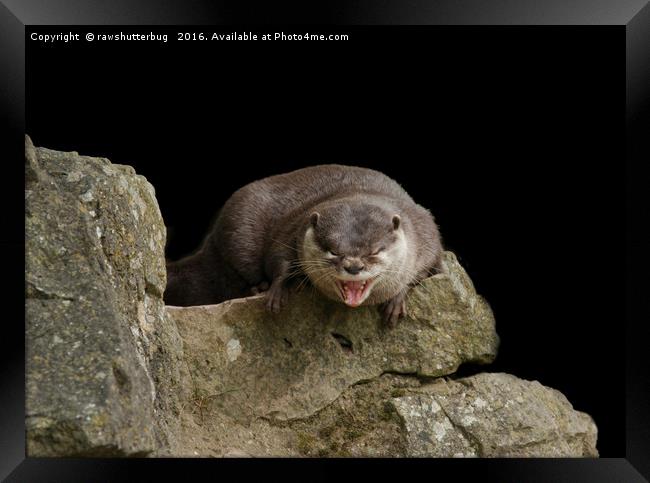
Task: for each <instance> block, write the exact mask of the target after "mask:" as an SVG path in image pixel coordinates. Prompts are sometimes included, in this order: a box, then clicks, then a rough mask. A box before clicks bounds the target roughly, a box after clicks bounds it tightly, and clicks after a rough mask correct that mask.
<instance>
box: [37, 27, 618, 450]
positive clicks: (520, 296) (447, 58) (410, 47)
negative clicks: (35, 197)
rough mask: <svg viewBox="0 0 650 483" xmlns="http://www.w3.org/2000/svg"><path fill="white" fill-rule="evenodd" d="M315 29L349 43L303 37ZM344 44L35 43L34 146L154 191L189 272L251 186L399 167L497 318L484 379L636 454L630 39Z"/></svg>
mask: <svg viewBox="0 0 650 483" xmlns="http://www.w3.org/2000/svg"><path fill="white" fill-rule="evenodd" d="M28 30H29V29H28ZM50 30H51V29H50ZM61 30H62V29H61V28H57V29H56V31H57V32H58V31H61ZM72 30H74V29H72ZM88 30H89V29H79V31H80V32H86V31H88ZM99 30H101V29H99V28H96V29H93V31H95V32H97V31H99ZM104 30H107V29H104ZM122 30H124V31H126V30H128V29H122ZM230 30H234V29H230ZM239 30H240V31H241V30H243V29H239ZM252 30H256V31H257V32H258V33H260V32H262V31H267V30H269V29H252ZM276 30H280V28H277V27H274V28H273V29H272V30H271V31H276ZM305 30H311V31H323V32H331V31H334V29H314V28H312V29H296V28H295V27H293V28H291V29H285V31H286V32H303V31H305ZM339 30H340V31H341V32H344V33H348V34H350V36H351V40H349V41H347V42H318V43H316V42H267V43H263V42H257V43H253V42H250V43H240V42H229V43H219V42H177V41H175V35H174V32H176V31H177V30H174V29H170V30H168V32H169V35H170V36H171V38H170V41H169V42H168V43H167V44H164V45H159V44H157V43H155V42H140V43H136V42H120V43H100V42H94V43H86V42H78V43H69V44H55V45H46V46H43V45H42V44H39V43H37V42H33V41H29V40H27V41H26V47H27V93H26V107H27V111H26V132H27V133H28V134H29V135H30V136H31V137H32V139H33V141H34V144H35V145H37V146H44V147H49V148H53V149H60V150H75V151H79V152H80V153H82V154H88V155H94V156H106V157H108V158H110V159H111V161H113V162H117V163H124V164H130V165H132V166H134V167H135V168H136V170H137V171H138V173H140V174H143V175H144V176H146V177H147V179H148V180H149V181H150V182H151V183H152V184H153V185H154V187H155V188H156V193H157V197H158V201H159V203H160V207H161V211H162V214H163V217H164V219H165V222H166V224H167V225H168V226H170V227H171V228H172V230H173V237H172V238H171V240H170V245H169V254H170V256H171V257H172V258H178V257H179V256H181V255H183V254H185V253H187V252H189V251H191V250H192V249H194V248H195V247H196V245H198V243H199V242H200V239H201V237H202V236H203V234H204V233H205V230H206V229H207V227H208V224H209V222H210V220H211V218H212V216H213V215H214V213H215V211H216V209H218V207H219V206H220V205H221V204H222V203H223V201H225V200H226V199H227V197H228V196H229V195H230V194H231V193H232V192H233V191H234V190H235V189H237V188H238V187H240V186H242V185H243V184H245V183H247V182H249V181H252V180H254V179H258V178H261V177H263V176H266V175H269V174H274V173H280V172H284V171H287V170H290V169H294V168H298V167H302V166H305V165H308V164H318V163H322V162H340V163H347V164H356V165H364V166H369V167H374V168H376V169H379V170H381V171H384V172H385V173H386V174H388V175H390V176H392V177H393V178H395V179H396V180H397V181H399V182H400V183H401V184H402V185H403V186H404V187H405V188H406V190H407V191H408V192H409V193H410V194H411V195H412V196H413V197H414V198H415V200H416V201H417V202H419V203H420V204H422V205H423V206H426V207H427V208H430V209H431V210H432V212H433V213H434V215H435V216H436V219H437V221H438V223H439V225H440V228H441V232H442V235H443V238H444V241H445V244H446V246H447V248H449V249H451V250H453V251H455V252H456V253H457V254H458V255H459V257H460V260H461V262H462V263H463V265H464V266H465V267H466V269H467V271H468V273H469V274H470V276H471V277H472V279H473V280H474V283H475V285H476V287H477V290H478V291H479V293H481V294H483V295H484V296H485V297H486V298H487V300H488V301H489V302H490V304H491V306H492V308H493V310H494V312H495V316H496V320H497V331H498V332H499V335H500V336H501V348H500V353H499V357H498V359H497V361H496V363H495V364H493V365H492V366H489V367H487V368H485V369H484V370H490V371H504V372H509V373H512V374H514V375H517V376H518V377H522V378H525V379H537V380H539V381H540V382H541V383H542V384H545V385H547V386H550V387H553V388H556V389H559V390H560V391H562V392H563V393H564V394H565V395H566V396H567V398H568V399H569V401H571V403H572V404H573V405H574V407H575V408H576V409H578V410H582V411H585V412H588V413H589V414H591V415H592V416H593V417H594V419H595V421H596V423H597V425H598V428H599V441H598V448H599V450H600V453H601V456H614V457H621V456H624V421H625V419H624V417H625V413H624V392H623V389H624V377H623V372H624V349H623V335H624V334H623V317H624V306H623V303H624V291H623V285H622V283H621V280H622V279H623V266H624V265H623V263H624V260H623V255H622V254H623V233H624V231H625V230H624V227H623V223H624V221H623V218H622V213H623V203H624V193H623V186H624V182H623V175H624V171H623V164H622V162H623V159H622V158H621V154H622V153H621V145H622V143H623V142H624V109H625V90H624V89H625V64H624V62H625V61H624V59H625V57H624V55H623V52H624V49H625V43H624V42H625V39H624V32H623V31H622V30H620V29H616V28H614V27H599V28H595V27H591V28H575V27H573V28H571V29H569V28H562V27H543V28H542V27H534V28H526V29H524V28H519V27H509V28H496V27H485V28H477V27H472V28H462V27H454V28H448V27H434V28H401V27H392V28H386V29H380V28H347V29H343V28H340V29H339ZM133 31H137V32H148V31H149V29H144V28H139V29H134V30H133ZM184 31H189V30H188V29H184ZM204 31H211V30H210V29H204ZM226 31H227V30H226Z"/></svg>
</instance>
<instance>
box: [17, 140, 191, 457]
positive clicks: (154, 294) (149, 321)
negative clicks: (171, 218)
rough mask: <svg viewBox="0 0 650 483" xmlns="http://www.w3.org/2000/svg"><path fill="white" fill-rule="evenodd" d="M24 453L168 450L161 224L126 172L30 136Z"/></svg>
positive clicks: (169, 351) (137, 181)
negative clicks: (35, 143)
mask: <svg viewBox="0 0 650 483" xmlns="http://www.w3.org/2000/svg"><path fill="white" fill-rule="evenodd" d="M25 144H26V154H25V159H26V187H25V188H26V190H25V194H26V202H25V211H26V213H25V215H26V216H25V224H26V227H25V230H26V285H25V287H26V293H25V297H26V338H27V373H26V405H27V414H26V429H27V453H28V455H29V456H62V455H84V456H120V455H145V454H148V453H149V452H151V451H153V450H154V449H155V448H158V447H159V446H160V445H161V444H166V437H167V436H168V435H167V433H166V428H165V418H164V417H162V416H163V414H162V413H163V411H168V410H169V409H170V407H169V406H170V405H172V406H173V404H172V402H171V401H173V398H171V399H165V396H167V395H168V394H171V393H170V391H169V387H170V386H171V385H173V384H174V382H175V381H177V378H178V374H177V373H175V372H174V371H175V366H174V365H173V364H172V363H171V362H172V361H173V359H174V358H176V357H178V356H179V354H180V352H179V351H180V349H181V345H180V339H179V338H178V333H177V331H176V328H175V326H174V324H173V323H170V322H169V321H167V320H166V319H165V317H164V304H163V301H162V293H163V291H164V287H165V278H166V275H165V260H164V255H163V249H164V244H165V226H164V224H163V221H162V218H161V215H160V211H159V209H158V205H157V202H156V199H155V195H154V190H153V187H152V186H151V185H150V184H149V183H147V181H146V180H145V179H144V178H143V177H141V176H137V175H136V174H135V173H134V171H133V168H131V167H129V166H120V165H115V164H111V163H110V162H109V161H108V160H106V159H102V158H91V157H87V156H79V155H78V154H77V153H74V152H72V153H62V152H57V151H52V150H49V149H43V148H34V147H33V146H32V144H31V140H29V138H26V142H25Z"/></svg>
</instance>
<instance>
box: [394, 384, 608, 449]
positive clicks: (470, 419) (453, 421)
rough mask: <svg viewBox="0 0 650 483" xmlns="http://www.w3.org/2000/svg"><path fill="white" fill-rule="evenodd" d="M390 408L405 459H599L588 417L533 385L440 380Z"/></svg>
mask: <svg viewBox="0 0 650 483" xmlns="http://www.w3.org/2000/svg"><path fill="white" fill-rule="evenodd" d="M392 404H393V405H394V407H395V409H396V410H397V412H398V413H399V415H400V417H401V418H402V419H403V420H404V424H405V429H406V435H407V441H408V445H407V447H408V449H407V455H408V456H439V457H448V456H454V457H472V456H481V457H582V456H590V457H594V456H598V452H597V450H596V436H597V430H596V425H595V424H594V422H593V421H592V419H591V418H590V417H589V416H588V415H587V414H585V413H581V412H578V411H574V410H573V407H572V406H571V404H570V403H569V401H567V399H566V398H565V397H564V395H562V393H560V392H559V391H556V390H554V389H550V388H548V387H545V386H542V385H541V384H540V383H539V382H537V381H524V380H521V379H518V378H516V377H514V376H511V375H509V374H477V375H475V376H471V377H467V378H464V379H459V380H456V381H448V380H442V379H441V380H438V381H436V382H435V383H433V384H430V385H428V386H427V387H426V388H424V390H423V391H418V392H415V393H413V394H412V395H408V396H404V397H400V398H396V399H394V400H393V401H392Z"/></svg>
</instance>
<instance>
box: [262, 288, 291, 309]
mask: <svg viewBox="0 0 650 483" xmlns="http://www.w3.org/2000/svg"><path fill="white" fill-rule="evenodd" d="M267 297H268V298H267V300H266V308H267V310H269V311H270V312H273V313H274V314H277V313H278V312H280V310H282V307H284V306H285V305H287V302H288V301H289V291H288V290H287V289H286V288H282V287H280V288H274V287H271V289H270V290H269V291H268V295H267Z"/></svg>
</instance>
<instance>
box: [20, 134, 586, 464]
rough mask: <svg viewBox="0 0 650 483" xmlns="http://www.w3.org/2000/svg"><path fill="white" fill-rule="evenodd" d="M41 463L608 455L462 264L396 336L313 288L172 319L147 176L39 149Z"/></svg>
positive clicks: (35, 243)
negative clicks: (526, 376)
mask: <svg viewBox="0 0 650 483" xmlns="http://www.w3.org/2000/svg"><path fill="white" fill-rule="evenodd" d="M25 147H26V152H25V174H26V187H25V188H26V189H25V199H26V203H25V210H26V294H25V295H26V319H27V328H26V338H27V374H26V383H27V388H26V389H27V399H26V406H27V411H26V428H27V454H28V456H31V457H35V456H36V457H38V456H187V457H197V456H221V457H248V456H389V457H394V456H404V457H406V456H595V455H597V451H596V449H595V442H596V428H595V426H594V424H593V422H592V421H591V419H590V418H589V416H587V415H585V414H583V413H579V412H576V411H574V410H573V408H572V407H571V405H570V404H569V403H568V401H567V400H566V398H564V396H562V395H561V394H560V393H558V392H557V391H554V390H552V389H548V388H545V387H544V386H542V385H541V384H539V383H537V382H528V381H522V380H519V379H517V378H515V377H514V376H509V375H505V374H478V375H476V376H471V377H466V378H463V379H456V380H454V379H453V377H454V376H453V374H454V373H455V371H456V370H457V369H458V367H459V366H460V365H462V364H466V363H478V364H487V363H490V362H491V361H492V360H493V359H494V358H495V356H496V353H497V348H498V343H499V339H498V337H497V334H496V332H495V323H494V318H493V315H492V312H491V310H490V308H489V306H488V304H487V303H486V302H485V300H483V298H482V297H480V296H479V295H477V294H476V292H475V290H474V287H473V285H472V282H471V281H470V279H469V277H468V276H467V274H466V273H465V271H464V270H463V268H462V267H461V266H460V264H459V263H458V260H457V259H456V257H455V255H454V254H453V253H450V252H447V253H445V257H444V270H443V273H441V274H438V275H435V276H433V277H430V278H428V279H426V280H425V281H423V282H422V284H421V285H419V286H417V287H415V288H413V289H412V290H411V291H410V293H409V295H408V300H407V303H408V309H409V317H407V318H406V319H403V320H402V321H401V322H400V323H399V324H398V326H397V327H396V328H395V329H392V330H387V329H386V328H385V326H384V324H383V322H382V320H381V314H380V313H379V310H378V309H377V307H360V308H357V309H350V308H348V307H346V306H344V305H342V304H339V303H336V302H333V301H330V300H328V299H325V298H324V297H322V296H320V294H318V293H317V292H314V291H313V290H312V289H305V290H303V291H301V292H299V293H293V294H292V296H291V300H290V302H289V304H288V306H287V307H286V308H285V309H283V311H282V312H281V313H280V314H278V315H272V314H270V313H268V312H267V311H266V310H265V309H264V300H263V298H264V296H263V295H262V296H256V297H249V298H246V299H238V300H230V301H227V302H224V303H222V304H219V305H211V306H200V307H165V306H164V302H163V300H162V294H163V292H164V288H165V283H166V273H165V260H164V244H165V226H164V224H163V220H162V218H161V216H160V212H159V209H158V205H157V203H156V199H155V195H154V191H153V188H152V187H151V185H150V184H149V183H147V181H146V180H145V179H144V178H143V177H141V176H138V175H136V174H135V172H134V171H133V169H132V168H130V167H128V166H120V165H115V164H111V163H110V162H109V161H108V160H106V159H103V158H92V157H87V156H80V155H78V154H77V153H74V152H73V153H62V152H57V151H52V150H49V149H44V148H34V147H33V145H32V144H31V141H30V140H29V138H27V139H26V142H25Z"/></svg>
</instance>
